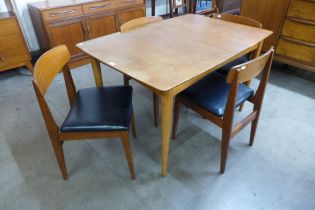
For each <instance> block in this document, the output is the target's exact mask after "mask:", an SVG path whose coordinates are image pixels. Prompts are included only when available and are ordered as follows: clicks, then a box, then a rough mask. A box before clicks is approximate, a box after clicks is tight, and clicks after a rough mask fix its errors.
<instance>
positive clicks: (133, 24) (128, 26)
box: [120, 16, 163, 127]
mask: <svg viewBox="0 0 315 210" xmlns="http://www.w3.org/2000/svg"><path fill="white" fill-rule="evenodd" d="M162 20H163V18H162V17H160V16H151V17H141V18H137V19H134V20H131V21H128V22H126V23H124V24H123V25H121V26H120V31H121V32H122V33H125V32H128V31H132V30H134V29H137V28H139V27H143V26H145V25H147V24H151V23H155V22H159V21H162ZM130 79H131V78H130V77H128V76H127V75H124V84H125V85H129V80H130ZM158 103H159V99H158V96H157V95H156V94H155V93H153V111H154V125H155V127H157V126H158V124H159V104H158Z"/></svg>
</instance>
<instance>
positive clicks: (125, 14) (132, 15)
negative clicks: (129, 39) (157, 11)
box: [118, 6, 145, 27]
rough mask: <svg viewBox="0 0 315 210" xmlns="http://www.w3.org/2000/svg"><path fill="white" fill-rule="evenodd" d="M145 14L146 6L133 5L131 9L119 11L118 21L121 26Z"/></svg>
mask: <svg viewBox="0 0 315 210" xmlns="http://www.w3.org/2000/svg"><path fill="white" fill-rule="evenodd" d="M144 16H145V7H144V6H138V7H132V8H129V9H123V10H120V11H118V23H119V27H120V26H121V25H122V24H124V23H126V22H128V21H129V20H133V19H136V18H140V17H144Z"/></svg>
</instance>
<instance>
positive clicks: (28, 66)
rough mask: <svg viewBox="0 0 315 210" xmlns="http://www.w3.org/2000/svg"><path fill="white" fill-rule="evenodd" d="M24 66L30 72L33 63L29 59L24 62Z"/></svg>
mask: <svg viewBox="0 0 315 210" xmlns="http://www.w3.org/2000/svg"><path fill="white" fill-rule="evenodd" d="M25 66H26V68H27V69H28V70H29V71H30V72H33V64H32V63H31V61H28V62H27V63H26V64H25Z"/></svg>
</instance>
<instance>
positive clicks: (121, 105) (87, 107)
mask: <svg viewBox="0 0 315 210" xmlns="http://www.w3.org/2000/svg"><path fill="white" fill-rule="evenodd" d="M131 113H132V87H130V86H117V87H115V86H114V87H103V88H86V89H81V90H79V91H78V92H77V96H76V99H75V101H74V103H73V104H72V106H71V110H70V111H69V113H68V116H67V117H66V119H65V121H64V123H63V124H62V126H61V128H60V130H61V131H63V132H84V131H123V130H126V131H127V130H129V125H130V117H131Z"/></svg>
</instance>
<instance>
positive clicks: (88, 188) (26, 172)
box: [0, 66, 315, 210]
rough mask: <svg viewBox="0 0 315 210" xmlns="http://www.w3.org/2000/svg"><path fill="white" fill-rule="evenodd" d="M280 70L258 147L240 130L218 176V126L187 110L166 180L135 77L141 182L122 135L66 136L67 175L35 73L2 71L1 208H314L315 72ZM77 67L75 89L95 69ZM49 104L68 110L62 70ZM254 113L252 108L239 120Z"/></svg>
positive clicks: (113, 76) (108, 74)
mask: <svg viewBox="0 0 315 210" xmlns="http://www.w3.org/2000/svg"><path fill="white" fill-rule="evenodd" d="M281 68H282V67H281V66H275V67H273V70H272V74H271V78H270V83H269V85H268V88H267V92H266V97H265V101H264V107H263V110H262V115H261V120H260V124H259V127H258V131H257V136H256V139H255V143H254V146H253V147H248V146H247V143H248V140H249V129H245V130H243V131H242V132H241V133H240V134H239V135H237V136H236V137H235V138H234V139H233V141H232V142H231V145H230V148H229V157H228V162H227V169H226V173H225V174H224V175H219V173H218V172H219V156H220V130H219V129H218V128H217V127H215V126H214V125H212V124H211V123H209V122H207V121H205V120H204V119H202V118H200V117H199V116H198V115H197V114H195V113H193V112H191V111H189V110H187V109H182V112H181V118H180V125H179V126H180V127H179V132H178V137H177V139H176V140H175V141H172V142H171V149H170V157H169V174H168V176H167V177H164V178H163V177H161V170H160V169H161V164H160V163H161V161H160V129H159V128H155V127H154V126H153V123H152V122H153V116H152V101H151V92H150V91H148V90H147V89H145V88H144V87H142V86H141V85H139V84H137V83H135V82H131V84H132V86H133V87H134V89H135V91H134V99H133V103H134V109H135V117H136V126H137V132H138V137H137V138H136V139H133V138H132V147H133V155H134V163H135V168H136V174H137V180H135V181H132V180H131V179H130V178H129V171H128V168H127V164H126V161H125V159H124V156H123V152H122V148H121V144H120V142H119V141H118V140H113V141H102V140H92V141H82V142H79V141H76V142H66V143H65V144H64V148H65V157H66V163H67V168H68V172H69V176H70V177H69V180H68V181H63V179H62V178H61V175H60V173H59V169H58V166H57V162H56V160H55V157H54V154H53V150H52V147H51V145H50V141H49V138H48V135H47V132H46V128H45V125H44V121H43V119H42V115H41V112H40V110H39V107H38V104H37V101H36V98H35V95H34V91H33V87H32V84H31V77H28V76H23V75H21V74H19V72H18V71H12V72H6V73H1V74H0V177H1V178H0V209H3V210H6V209H27V210H29V209H32V210H35V209H76V210H77V209H137V210H138V209H163V210H164V209H251V210H252V209H268V210H270V209H315V161H314V160H315V111H314V110H315V81H314V75H313V74H311V73H305V72H304V71H300V74H298V75H296V73H295V71H293V72H290V70H289V71H283V70H281ZM277 69H278V70H277ZM72 72H73V75H74V79H75V83H76V85H77V87H78V88H83V87H90V86H94V82H93V76H92V72H91V69H90V66H85V67H82V68H79V69H78V70H75V71H72ZM301 72H302V73H301ZM301 75H302V76H301ZM103 77H104V81H105V84H106V85H116V84H121V83H122V76H121V75H120V74H119V73H117V72H114V71H113V70H109V69H106V68H104V71H103ZM256 85H257V80H256V81H255V82H254V86H256ZM47 100H48V102H49V104H50V107H51V109H52V111H53V113H54V116H55V118H56V121H57V122H58V123H61V122H62V120H63V119H64V117H65V115H66V113H67V110H68V108H69V106H68V102H67V98H66V93H65V87H64V82H63V78H62V75H58V76H57V79H56V80H55V81H54V83H53V85H52V86H51V88H50V89H49V91H48V95H47ZM250 109H251V106H250V104H246V106H245V110H244V111H243V112H241V113H237V116H236V118H237V119H240V117H242V116H244V115H245V114H246V112H248V111H249V110H250Z"/></svg>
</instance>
